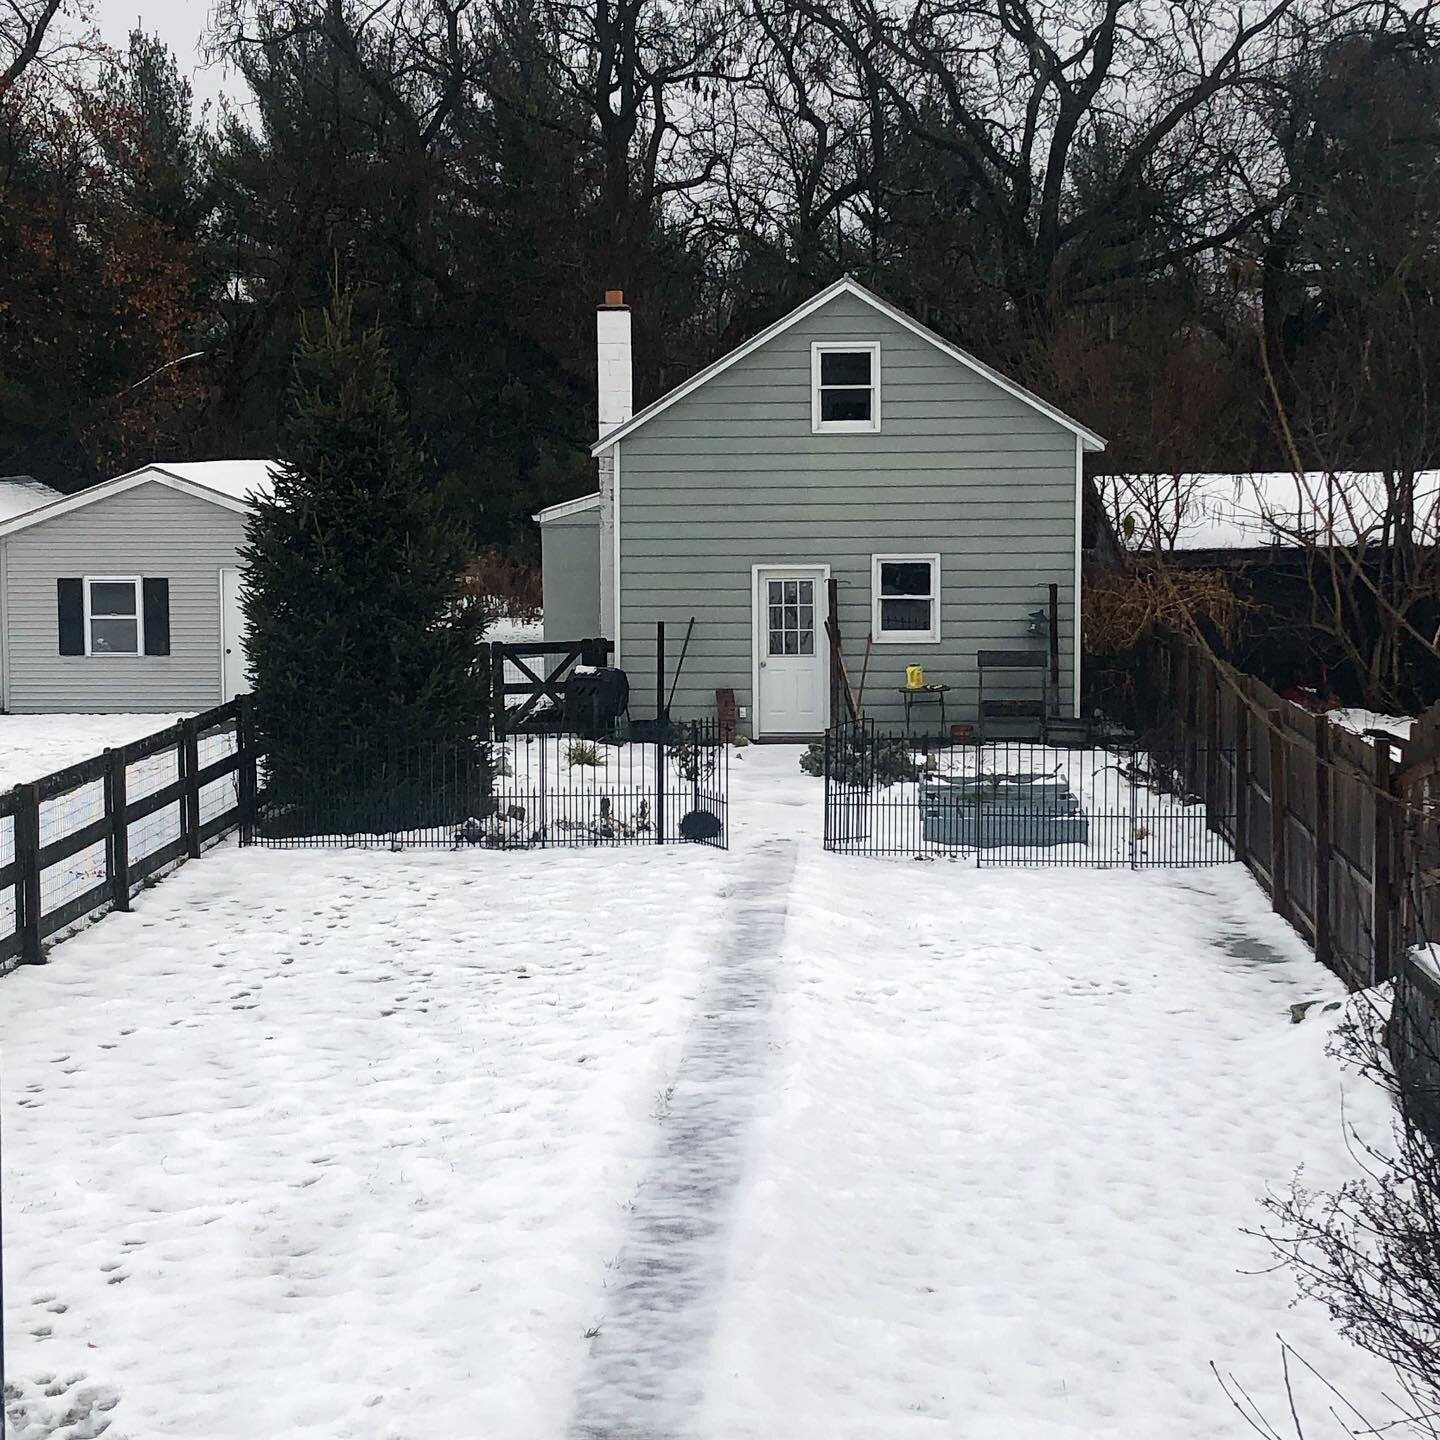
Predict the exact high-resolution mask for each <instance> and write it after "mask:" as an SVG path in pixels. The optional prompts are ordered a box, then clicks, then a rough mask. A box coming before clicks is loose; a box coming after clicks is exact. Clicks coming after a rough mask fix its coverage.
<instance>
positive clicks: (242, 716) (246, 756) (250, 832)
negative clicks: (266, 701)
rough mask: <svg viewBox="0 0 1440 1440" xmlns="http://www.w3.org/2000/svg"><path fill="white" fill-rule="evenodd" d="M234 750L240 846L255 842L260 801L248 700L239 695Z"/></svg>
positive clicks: (257, 769) (248, 698) (244, 696)
mask: <svg viewBox="0 0 1440 1440" xmlns="http://www.w3.org/2000/svg"><path fill="white" fill-rule="evenodd" d="M235 750H236V753H237V755H238V758H239V761H240V768H239V770H238V771H237V772H236V778H237V782H238V783H237V787H236V788H237V789H238V791H239V794H238V796H237V798H238V800H239V801H240V843H241V844H242V845H253V844H254V843H255V819H256V809H257V807H258V805H259V801H260V794H259V792H260V777H259V766H258V763H257V762H258V761H259V758H260V757H259V756H258V755H257V754H256V753H255V731H254V729H253V727H252V725H251V721H250V697H249V696H248V695H242V696H240V700H239V704H238V706H237V708H236V711H235Z"/></svg>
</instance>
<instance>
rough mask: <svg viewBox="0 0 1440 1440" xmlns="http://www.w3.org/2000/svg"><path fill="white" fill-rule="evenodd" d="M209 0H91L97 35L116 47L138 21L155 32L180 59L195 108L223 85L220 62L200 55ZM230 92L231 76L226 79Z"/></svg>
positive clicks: (211, 96) (147, 29)
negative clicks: (213, 62)
mask: <svg viewBox="0 0 1440 1440" xmlns="http://www.w3.org/2000/svg"><path fill="white" fill-rule="evenodd" d="M210 3H211V0H94V7H95V8H94V14H95V19H96V22H97V23H98V24H99V26H100V35H101V38H102V39H104V40H105V41H107V42H108V43H109V44H111V45H114V46H116V47H117V48H118V49H121V50H123V49H124V48H125V42H126V40H127V38H128V37H129V34H130V32H131V30H133V29H134V28H135V26H136V24H137V23H138V24H139V26H140V28H141V29H142V30H145V31H147V32H148V33H150V34H152V35H159V36H160V38H161V39H162V40H164V41H165V42H166V44H168V45H169V46H170V48H171V49H172V50H173V51H174V52H175V54H176V57H177V58H178V59H179V61H180V72H181V74H183V75H188V76H189V77H190V83H191V84H192V85H193V86H194V87H195V100H196V105H197V108H198V106H199V104H200V103H201V102H202V101H205V100H214V99H217V98H218V97H219V95H220V93H221V91H222V90H225V89H226V88H227V80H226V76H225V71H224V68H223V67H222V66H219V65H214V66H206V65H205V64H204V61H203V59H202V57H201V55H200V36H201V33H202V32H203V31H204V29H205V20H206V17H207V16H208V14H209V13H210ZM228 84H229V89H230V91H231V93H232V94H233V92H234V88H235V86H234V80H233V77H231V79H230V81H229V82H228Z"/></svg>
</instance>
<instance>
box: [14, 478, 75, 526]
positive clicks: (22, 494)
mask: <svg viewBox="0 0 1440 1440" xmlns="http://www.w3.org/2000/svg"><path fill="white" fill-rule="evenodd" d="M64 498H65V497H64V496H63V495H62V494H61V493H60V492H59V491H58V490H56V489H54V488H53V487H52V486H50V485H46V484H44V483H43V482H42V481H40V480H37V479H35V477H34V476H33V475H0V521H5V520H13V519H14V518H15V517H16V516H17V515H24V514H25V513H26V512H27V511H29V510H35V509H38V508H39V507H40V506H41V505H49V504H52V503H53V502H54V501H56V500H63V499H64Z"/></svg>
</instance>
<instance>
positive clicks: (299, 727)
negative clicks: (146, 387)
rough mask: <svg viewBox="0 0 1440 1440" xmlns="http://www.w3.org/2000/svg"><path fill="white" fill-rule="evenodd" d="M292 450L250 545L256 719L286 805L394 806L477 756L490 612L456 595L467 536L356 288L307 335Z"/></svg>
mask: <svg viewBox="0 0 1440 1440" xmlns="http://www.w3.org/2000/svg"><path fill="white" fill-rule="evenodd" d="M282 455H283V462H282V463H281V465H280V467H279V471H278V473H277V475H276V478H275V485H274V493H273V495H272V496H270V497H269V498H267V499H263V500H261V501H260V502H259V503H257V504H256V506H255V507H254V510H253V513H252V516H251V518H250V520H249V522H248V527H247V530H248V534H247V544H246V547H245V549H244V551H243V552H242V553H243V555H244V559H245V563H246V567H247V578H248V594H247V598H246V602H245V604H246V616H247V619H248V621H249V624H250V654H251V663H252V666H253V681H254V709H253V720H254V725H255V729H256V733H257V737H258V739H259V740H260V741H261V743H262V744H263V746H264V749H265V753H266V755H267V756H268V759H267V767H268V770H269V776H270V793H271V797H272V801H273V802H274V806H275V809H276V810H277V812H283V811H285V810H287V809H289V808H291V807H294V806H302V807H304V806H309V805H312V804H315V803H317V802H318V801H320V800H322V799H323V802H324V804H325V805H326V806H327V807H331V813H333V814H340V815H343V814H344V813H345V807H346V805H347V804H349V803H355V802H365V803H369V802H370V801H373V800H375V799H376V798H388V799H389V800H391V801H393V800H395V799H396V797H397V796H398V795H400V794H402V793H403V792H404V790H405V788H406V786H407V784H408V783H409V782H410V781H412V780H415V779H417V778H418V775H419V773H420V771H421V770H423V769H428V767H430V766H431V765H432V763H433V761H434V757H435V755H436V754H437V752H438V750H441V749H443V751H444V753H445V754H446V755H452V754H454V753H455V750H456V748H457V747H458V748H459V750H460V751H461V752H462V753H463V752H464V751H465V750H466V749H469V750H470V751H471V752H472V753H473V755H474V756H477V757H478V756H479V755H480V754H481V751H482V748H483V747H482V746H481V744H480V738H479V737H480V734H481V728H482V722H483V719H484V715H485V706H486V698H487V697H486V676H485V675H484V673H483V671H482V669H481V668H480V667H479V666H478V664H477V646H478V644H479V642H480V640H481V637H482V635H483V632H484V627H485V624H486V622H487V620H488V616H487V615H486V613H485V611H484V609H483V607H482V606H480V605H477V604H476V603H474V602H473V601H469V600H466V599H464V598H463V597H462V595H461V591H460V584H459V581H460V576H461V574H462V572H463V571H464V568H465V564H466V561H467V558H468V554H467V546H466V543H465V539H464V534H463V529H462V528H461V527H460V526H459V525H458V524H456V523H454V522H452V521H451V520H450V519H449V517H448V516H446V515H445V514H444V513H443V512H442V510H441V508H440V505H439V502H438V500H437V498H436V492H435V488H434V486H433V484H432V483H430V481H429V477H428V475H427V470H426V466H425V463H424V459H423V456H422V454H421V452H420V450H419V448H418V446H417V445H416V444H415V442H414V441H413V439H412V438H411V436H410V434H409V431H408V428H407V423H406V419H405V416H404V414H403V412H402V410H401V406H400V400H399V396H398V394H397V392H396V389H395V384H394V380H393V378H392V374H391V364H390V359H389V355H388V353H387V351H386V348H385V345H384V343H383V341H382V339H381V337H380V335H379V333H378V331H375V330H369V331H358V330H357V327H356V325H355V321H354V315H353V305H352V301H351V299H350V297H349V296H348V295H343V294H337V295H336V296H335V298H334V299H333V300H332V303H331V306H330V308H329V310H328V311H327V312H326V313H325V315H324V317H323V319H322V321H321V323H320V324H319V326H318V327H312V326H308V325H307V326H306V327H305V330H304V334H303V338H302V341H301V344H300V347H299V351H298V354H297V357H296V361H295V366H294V375H293V379H292V383H291V390H290V415H289V419H288V422H287V425H286V432H285V439H284V447H283V450H282ZM377 789H379V790H380V791H382V792H383V794H382V795H381V796H379V797H377Z"/></svg>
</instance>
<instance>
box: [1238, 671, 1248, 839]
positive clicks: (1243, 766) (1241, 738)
mask: <svg viewBox="0 0 1440 1440" xmlns="http://www.w3.org/2000/svg"><path fill="white" fill-rule="evenodd" d="M1235 858H1236V859H1237V860H1239V861H1240V863H1241V864H1242V865H1243V864H1246V863H1247V862H1248V861H1249V858H1250V707H1249V706H1248V705H1246V703H1245V696H1243V695H1241V694H1240V693H1239V691H1236V692H1235Z"/></svg>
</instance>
